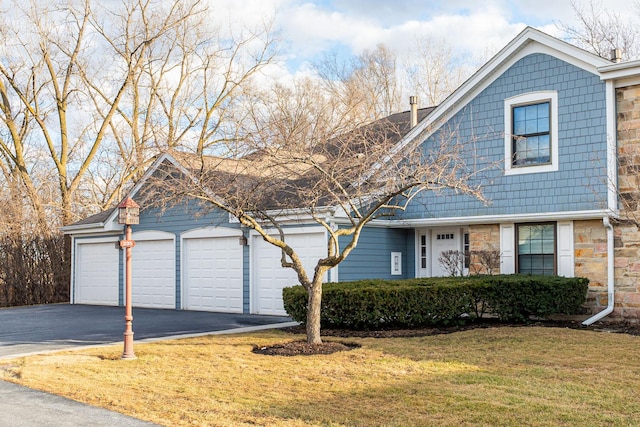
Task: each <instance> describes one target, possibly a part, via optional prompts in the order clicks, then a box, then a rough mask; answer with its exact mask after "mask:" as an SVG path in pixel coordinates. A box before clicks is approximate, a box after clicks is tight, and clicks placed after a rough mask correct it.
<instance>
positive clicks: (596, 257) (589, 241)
mask: <svg viewBox="0 0 640 427" xmlns="http://www.w3.org/2000/svg"><path fill="white" fill-rule="evenodd" d="M573 244H574V252H573V256H574V263H575V270H574V275H575V276H576V277H587V278H588V279H589V291H588V294H587V306H588V307H590V308H592V312H593V313H597V312H598V311H600V310H602V309H603V308H604V307H606V306H607V303H608V301H607V230H606V228H604V225H603V224H602V220H591V221H574V223H573Z"/></svg>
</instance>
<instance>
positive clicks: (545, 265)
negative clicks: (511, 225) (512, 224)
mask: <svg viewBox="0 0 640 427" xmlns="http://www.w3.org/2000/svg"><path fill="white" fill-rule="evenodd" d="M516 241H517V243H518V244H517V247H516V250H517V258H516V260H517V265H516V271H517V272H518V273H523V274H543V275H548V276H551V275H554V274H556V225H555V223H544V224H519V225H517V226H516Z"/></svg>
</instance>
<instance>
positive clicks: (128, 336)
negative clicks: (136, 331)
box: [120, 332, 137, 360]
mask: <svg viewBox="0 0 640 427" xmlns="http://www.w3.org/2000/svg"><path fill="white" fill-rule="evenodd" d="M120 359H126V360H133V359H137V357H136V355H135V354H134V352H133V332H125V333H124V351H123V352H122V356H121V357H120Z"/></svg>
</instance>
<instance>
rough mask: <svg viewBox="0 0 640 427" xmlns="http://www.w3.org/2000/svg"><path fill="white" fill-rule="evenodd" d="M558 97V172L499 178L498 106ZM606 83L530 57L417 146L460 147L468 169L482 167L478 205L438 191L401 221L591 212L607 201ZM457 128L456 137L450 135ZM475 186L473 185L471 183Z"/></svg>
mask: <svg viewBox="0 0 640 427" xmlns="http://www.w3.org/2000/svg"><path fill="white" fill-rule="evenodd" d="M543 90H554V91H557V93H558V142H559V150H558V157H559V159H558V160H559V170H558V171H556V172H544V173H533V174H523V175H509V176H505V175H504V173H503V168H504V155H505V154H504V132H505V123H504V100H505V99H507V98H511V97H513V96H517V95H522V94H525V93H529V92H535V91H543ZM605 114H606V109H605V84H604V83H603V82H601V81H600V78H599V77H598V76H596V75H593V74H591V73H589V72H587V71H584V70H582V69H579V68H577V67H575V66H573V65H570V64H568V63H566V62H563V61H561V60H559V59H557V58H554V57H551V56H549V55H545V54H532V55H528V56H526V57H524V58H522V59H521V60H519V61H517V62H516V63H515V64H514V65H513V66H512V67H510V68H509V69H508V70H507V71H505V73H504V74H502V75H501V76H500V77H498V78H497V79H496V80H495V81H493V82H492V83H491V84H490V85H489V86H488V87H487V88H486V89H484V90H483V91H482V92H481V93H479V94H478V95H477V96H476V97H475V98H474V99H473V100H472V101H470V102H469V103H468V104H467V105H466V106H465V107H464V108H463V109H462V110H461V111H459V112H458V113H457V114H456V115H455V116H454V117H452V118H451V120H450V121H449V122H448V123H445V124H444V125H443V126H442V127H441V129H440V130H439V131H438V132H437V133H436V134H434V135H433V136H432V137H431V138H429V139H428V140H427V141H425V143H424V144H423V148H424V149H425V150H428V149H429V147H431V146H434V144H438V143H439V142H440V141H441V139H442V138H448V139H453V140H456V139H457V140H458V141H461V142H463V143H464V146H465V149H464V157H465V158H466V161H467V162H468V164H469V165H471V166H473V165H474V164H477V165H478V168H479V169H484V168H487V169H488V170H487V171H485V172H483V173H482V174H481V175H480V176H479V177H478V179H477V180H476V181H475V182H481V183H483V187H484V195H485V197H486V198H487V199H489V201H490V204H489V205H486V206H485V205H484V204H482V203H480V202H479V201H477V200H475V199H473V198H471V197H469V196H465V195H456V194H454V193H453V192H451V191H444V192H443V193H441V194H440V195H435V194H433V193H430V192H425V193H424V194H422V195H420V196H419V197H417V198H416V199H415V200H413V202H412V203H411V205H410V206H409V208H408V209H407V211H406V212H404V213H400V214H399V217H401V218H406V219H409V218H437V217H462V216H481V215H508V214H524V213H542V212H563V211H576V210H594V209H602V208H604V207H605V205H604V204H605V202H606V198H607V197H606V170H607V168H606V157H607V156H606V149H607V147H606V143H607V137H606V117H605ZM454 130H455V131H454ZM475 182H474V183H475Z"/></svg>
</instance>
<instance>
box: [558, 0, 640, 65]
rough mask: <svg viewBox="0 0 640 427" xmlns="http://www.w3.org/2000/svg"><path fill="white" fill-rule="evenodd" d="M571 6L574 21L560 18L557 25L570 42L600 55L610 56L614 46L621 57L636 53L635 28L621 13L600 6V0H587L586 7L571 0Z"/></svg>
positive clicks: (625, 57) (638, 51) (636, 33)
mask: <svg viewBox="0 0 640 427" xmlns="http://www.w3.org/2000/svg"><path fill="white" fill-rule="evenodd" d="M571 8H572V9H573V12H574V16H575V18H576V19H577V24H576V25H575V26H574V25H568V24H564V23H562V22H560V23H559V24H558V28H559V29H560V30H562V31H564V32H565V33H566V34H567V36H568V38H569V40H570V41H571V42H572V43H574V44H576V45H577V46H579V47H582V48H583V49H586V50H588V51H590V52H593V53H595V54H596V55H598V56H600V57H602V58H607V59H610V58H611V51H612V50H613V49H620V50H621V53H622V58H621V59H624V60H628V59H633V58H637V57H638V55H639V54H640V48H639V46H638V43H637V37H638V30H637V29H636V26H635V25H633V23H632V22H630V21H629V20H627V19H625V17H624V16H622V15H621V14H620V13H618V12H615V11H612V10H610V9H607V8H605V7H603V5H602V2H600V1H595V0H589V2H588V4H587V5H586V7H583V6H582V4H581V3H579V2H578V1H576V0H572V1H571ZM636 8H638V6H637V5H636Z"/></svg>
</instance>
